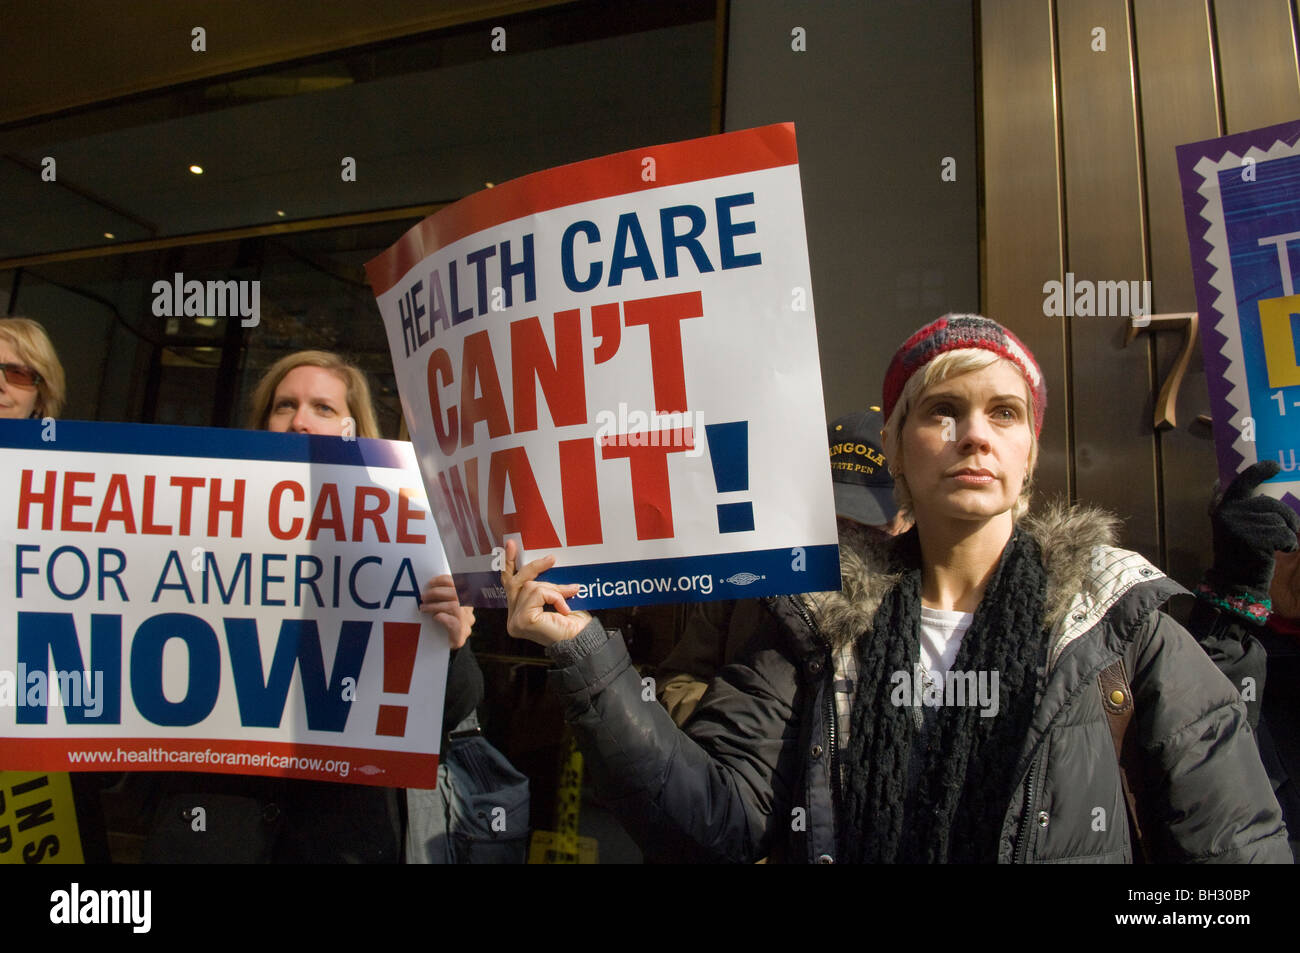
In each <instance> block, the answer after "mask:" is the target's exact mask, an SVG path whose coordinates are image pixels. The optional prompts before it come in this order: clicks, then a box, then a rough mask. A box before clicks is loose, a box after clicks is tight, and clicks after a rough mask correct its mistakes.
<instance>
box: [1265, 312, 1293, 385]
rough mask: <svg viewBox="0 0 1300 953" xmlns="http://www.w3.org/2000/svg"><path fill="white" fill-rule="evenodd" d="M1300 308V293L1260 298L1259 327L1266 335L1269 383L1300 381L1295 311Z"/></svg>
mask: <svg viewBox="0 0 1300 953" xmlns="http://www.w3.org/2000/svg"><path fill="white" fill-rule="evenodd" d="M1296 312H1300V295H1287V296H1286V297H1285V298H1265V299H1263V300H1262V301H1260V302H1259V330H1260V334H1261V335H1262V336H1263V338H1264V361H1265V363H1266V364H1267V365H1268V386H1269V387H1290V386H1292V385H1293V384H1300V361H1297V360H1296V353H1295V339H1294V337H1292V334H1291V315H1292V314H1295V313H1296Z"/></svg>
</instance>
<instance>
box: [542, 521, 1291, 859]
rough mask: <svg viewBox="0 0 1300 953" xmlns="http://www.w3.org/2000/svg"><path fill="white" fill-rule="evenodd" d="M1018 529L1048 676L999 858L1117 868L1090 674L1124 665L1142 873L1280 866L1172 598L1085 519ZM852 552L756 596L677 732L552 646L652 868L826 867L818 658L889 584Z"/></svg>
mask: <svg viewBox="0 0 1300 953" xmlns="http://www.w3.org/2000/svg"><path fill="white" fill-rule="evenodd" d="M1022 527H1023V528H1024V529H1026V530H1028V531H1029V532H1030V533H1031V534H1033V536H1034V537H1035V539H1036V540H1037V541H1038V543H1039V545H1040V547H1041V549H1042V552H1043V560H1044V565H1045V567H1046V569H1047V573H1048V577H1049V588H1048V596H1047V605H1046V621H1047V627H1048V631H1049V638H1050V640H1051V642H1050V650H1049V654H1048V676H1047V681H1046V685H1045V688H1044V692H1043V695H1042V698H1041V701H1040V704H1039V706H1038V709H1037V711H1036V712H1035V715H1034V718H1033V721H1032V724H1031V727H1030V731H1029V734H1028V736H1027V737H1026V738H1025V742H1024V748H1023V752H1022V755H1021V761H1020V768H1019V771H1020V776H1021V781H1020V784H1019V786H1018V789H1017V791H1016V793H1015V794H1014V795H1013V797H1012V799H1011V801H1010V803H1008V805H1007V810H1006V814H1005V817H1004V821H1003V829H1002V837H1001V840H1000V843H999V850H998V859H999V861H1001V862H1004V863H1009V862H1026V863H1124V862H1129V861H1130V860H1131V859H1132V856H1133V852H1132V848H1131V845H1130V842H1129V828H1128V823H1127V818H1126V814H1125V807H1124V800H1123V795H1122V793H1121V786H1120V780H1119V770H1118V765H1117V761H1116V757H1115V749H1114V747H1113V743H1112V741H1111V737H1110V732H1109V726H1108V723H1107V720H1106V715H1105V712H1104V710H1103V707H1102V700H1101V692H1100V689H1099V687H1098V682H1097V676H1098V674H1099V673H1100V672H1101V671H1102V670H1103V669H1104V668H1106V667H1107V666H1109V665H1110V664H1111V663H1112V662H1113V661H1114V660H1115V659H1116V658H1117V657H1120V656H1123V658H1124V660H1125V667H1126V670H1127V671H1128V672H1129V673H1130V682H1131V684H1132V689H1133V695H1134V699H1135V705H1136V715H1135V719H1136V725H1137V737H1138V743H1139V745H1140V748H1141V764H1142V770H1143V772H1144V776H1145V784H1144V797H1143V804H1142V807H1143V814H1144V816H1145V817H1146V819H1147V824H1146V836H1147V838H1148V841H1149V845H1148V846H1149V848H1150V850H1151V852H1152V855H1153V858H1154V859H1156V860H1160V861H1169V862H1216V863H1224V862H1252V861H1253V862H1282V863H1290V862H1291V851H1290V848H1289V846H1288V845H1287V835H1286V829H1285V827H1284V826H1283V824H1282V820H1281V814H1280V810H1279V808H1278V804H1277V801H1276V799H1275V798H1274V796H1273V793H1272V791H1271V789H1270V786H1269V782H1268V778H1267V776H1266V775H1265V773H1264V769H1263V766H1262V765H1261V763H1260V757H1259V752H1258V749H1257V748H1256V744H1255V740H1254V737H1253V735H1252V733H1251V729H1250V726H1249V724H1248V723H1247V720H1246V711H1245V708H1244V706H1243V704H1242V702H1241V699H1240V696H1239V694H1238V692H1237V691H1236V689H1234V687H1233V686H1232V684H1231V683H1229V682H1228V680H1227V679H1226V678H1225V677H1224V676H1223V675H1222V674H1220V673H1219V671H1218V670H1217V669H1216V668H1215V667H1214V665H1213V663H1212V662H1210V660H1209V659H1208V658H1207V657H1206V655H1205V653H1204V652H1203V651H1202V650H1201V649H1200V647H1199V646H1198V645H1197V644H1196V642H1195V641H1194V640H1193V639H1192V638H1191V637H1190V636H1189V635H1188V634H1187V632H1186V631H1185V630H1183V629H1182V628H1181V627H1180V626H1179V625H1178V624H1177V623H1176V622H1174V621H1173V620H1172V619H1170V618H1169V617H1168V616H1166V615H1164V614H1163V613H1162V612H1160V611H1159V607H1160V606H1161V605H1162V604H1163V603H1164V602H1165V600H1167V599H1168V598H1169V597H1170V596H1171V595H1173V594H1174V593H1176V592H1179V591H1182V590H1181V588H1180V587H1179V586H1178V585H1177V584H1176V583H1174V582H1172V581H1171V580H1169V579H1167V578H1166V577H1165V576H1164V575H1163V573H1161V572H1160V571H1159V570H1158V569H1156V568H1155V567H1154V566H1152V565H1151V564H1150V563H1148V562H1147V560H1146V559H1144V558H1143V557H1142V556H1140V555H1138V554H1137V553H1132V552H1127V551H1125V550H1120V549H1116V548H1114V547H1113V546H1111V545H1109V544H1110V542H1111V540H1112V539H1113V523H1112V521H1111V520H1110V518H1109V517H1107V516H1106V515H1105V514H1102V513H1099V512H1097V511H1086V510H1075V511H1051V512H1049V513H1048V515H1047V516H1045V517H1043V518H1040V519H1036V520H1026V521H1025V522H1024V523H1023V524H1022ZM883 558H884V554H883V553H882V552H878V551H873V549H872V548H871V546H870V545H869V544H867V542H866V539H865V537H855V538H852V539H849V538H842V539H841V574H842V577H843V585H844V588H843V590H842V591H841V592H834V593H819V594H814V595H811V596H802V597H783V598H780V599H775V600H769V602H768V606H769V609H770V610H771V618H770V620H769V622H768V623H767V624H765V625H763V626H761V627H760V628H759V630H758V631H757V632H755V634H754V637H753V638H752V639H751V640H750V643H749V645H748V646H747V647H746V650H745V653H744V655H743V657H742V660H741V661H740V662H739V663H738V664H734V665H730V666H728V667H726V668H725V669H723V671H722V672H721V673H720V674H719V676H718V677H717V678H716V679H714V681H713V682H712V683H711V684H710V686H709V689H708V691H707V692H706V694H705V696H704V698H703V699H702V700H701V701H700V704H699V707H698V708H697V709H696V712H695V714H694V715H693V716H692V717H691V720H690V721H689V722H688V723H687V725H686V727H685V730H684V731H682V730H679V729H678V728H677V727H676V726H675V725H674V724H673V722H672V720H671V719H670V718H669V717H668V714H667V712H665V711H664V709H663V708H662V707H661V706H660V705H659V704H658V703H657V702H655V700H654V693H653V691H652V690H650V689H649V687H648V686H647V685H643V683H642V680H641V677H640V676H639V675H638V673H637V671H636V670H635V669H634V668H633V667H632V665H631V662H630V660H629V658H628V654H627V650H626V648H625V647H624V645H623V642H622V639H621V638H619V637H618V636H614V637H612V638H611V637H608V636H607V635H606V633H605V632H604V630H603V629H602V628H600V626H599V623H598V622H596V621H595V620H593V622H592V624H591V625H589V626H588V627H587V629H586V630H584V632H583V633H582V634H581V635H580V636H579V637H578V638H577V639H576V640H573V641H572V642H568V643H561V644H560V646H557V647H555V648H554V649H553V650H552V654H553V656H554V657H555V658H556V660H557V663H558V664H557V667H556V669H555V670H553V672H552V674H551V678H552V682H553V685H554V686H555V688H556V689H557V690H558V692H559V693H560V695H561V697H562V699H563V702H564V705H565V713H566V718H567V719H568V721H569V722H570V723H571V724H572V725H573V727H574V730H575V733H576V734H577V737H578V740H579V744H580V746H581V748H582V750H583V753H584V754H585V756H586V757H587V759H588V766H589V769H590V770H591V771H592V774H593V776H594V777H595V779H596V783H597V786H598V788H599V789H600V791H601V794H602V796H603V797H604V798H605V799H606V801H607V803H608V804H609V805H610V806H611V808H612V809H613V810H614V811H615V812H616V813H617V814H618V816H619V818H620V819H621V820H622V821H623V823H624V824H625V825H626V826H627V828H628V830H629V831H630V832H631V833H632V836H633V837H634V838H635V839H636V840H637V842H638V843H639V844H640V845H641V847H642V849H643V850H644V851H645V852H646V854H647V856H650V857H654V858H657V859H666V860H687V859H691V860H715V861H736V862H749V861H753V860H755V859H757V858H759V857H763V856H769V855H770V856H771V857H772V858H773V859H774V860H789V861H795V862H820V863H831V862H833V861H834V859H835V849H836V839H835V810H834V798H833V794H832V789H833V786H832V781H831V775H832V764H833V763H834V760H835V755H836V748H835V742H836V716H835V711H834V706H833V702H832V698H833V695H832V692H831V682H832V678H833V671H832V669H833V664H832V658H833V652H832V649H833V648H834V647H837V646H839V645H841V644H843V643H844V642H845V641H846V640H852V639H855V638H864V637H871V632H870V628H871V619H872V617H873V616H874V614H875V609H876V607H877V606H878V605H879V602H880V599H881V598H882V597H883V595H884V593H885V592H886V591H887V590H888V588H889V586H891V585H893V584H895V578H894V577H890V576H888V575H885V574H884V573H882V572H881V571H880V567H881V566H883V565H884V562H883Z"/></svg>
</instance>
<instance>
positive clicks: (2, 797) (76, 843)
mask: <svg viewBox="0 0 1300 953" xmlns="http://www.w3.org/2000/svg"><path fill="white" fill-rule="evenodd" d="M81 863H85V855H84V854H82V851H81V834H80V832H79V831H78V829H77V806H76V803H75V802H74V801H73V798H72V779H71V778H70V777H69V776H68V774H67V773H66V772H62V771H58V772H54V771H51V772H46V773H41V772H31V771H0V864H81Z"/></svg>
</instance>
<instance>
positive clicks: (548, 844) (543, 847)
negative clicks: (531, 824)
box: [528, 831, 600, 864]
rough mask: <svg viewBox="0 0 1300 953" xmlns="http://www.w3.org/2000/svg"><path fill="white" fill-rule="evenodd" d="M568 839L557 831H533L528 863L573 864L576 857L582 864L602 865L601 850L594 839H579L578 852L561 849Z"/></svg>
mask: <svg viewBox="0 0 1300 953" xmlns="http://www.w3.org/2000/svg"><path fill="white" fill-rule="evenodd" d="M565 840H566V839H565V838H564V837H562V836H561V835H560V834H559V833H557V832H555V831H533V839H532V841H531V842H530V843H529V845H528V862H529V863H530V864H566V863H568V864H571V863H573V860H574V857H576V858H577V862H578V863H580V864H597V863H600V848H599V845H597V843H596V838H594V837H577V838H574V840H575V841H576V842H577V850H576V851H569V850H568V849H567V848H565V849H561V847H560V844H561V841H565Z"/></svg>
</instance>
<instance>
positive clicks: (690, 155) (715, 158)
mask: <svg viewBox="0 0 1300 953" xmlns="http://www.w3.org/2000/svg"><path fill="white" fill-rule="evenodd" d="M648 158H649V159H654V168H655V177H654V181H652V182H647V181H646V180H645V179H643V178H642V170H643V168H644V165H643V162H644V160H645V159H648ZM798 161H799V152H798V149H797V148H796V146H795V140H794V123H790V122H787V123H778V124H776V125H772V126H760V127H758V128H757V129H745V130H743V131H741V132H727V133H723V134H722V135H720V136H706V137H704V138H702V139H688V140H686V141H685V142H672V143H669V144H667V145H662V146H650V147H649V148H645V149H630V150H628V151H627V152H618V153H615V154H614V155H610V156H602V157H600V158H599V159H587V160H586V161H584V162H574V163H571V164H569V165H562V166H557V167H556V168H554V169H545V170H543V171H541V172H534V173H532V174H531V175H525V176H523V177H522V178H518V179H512V180H511V181H509V182H504V183H502V184H501V185H498V186H497V187H496V188H494V189H484V190H483V191H482V192H475V193H474V194H473V195H467V196H466V197H465V198H463V199H461V200H460V201H459V202H456V203H454V204H452V205H449V206H447V207H446V208H444V209H439V210H438V211H437V212H434V213H433V214H432V215H430V216H429V217H428V218H426V219H425V220H424V221H422V222H421V223H420V224H418V225H416V226H414V227H412V228H411V229H410V231H408V232H407V233H406V234H405V235H403V236H402V237H401V238H399V239H398V240H397V243H396V244H394V245H393V246H392V247H391V248H389V249H388V250H387V251H386V252H384V253H383V254H382V255H380V256H379V257H378V258H375V259H373V260H371V261H369V262H367V263H366V275H367V276H368V277H369V279H370V287H371V289H372V290H373V291H374V293H375V297H379V296H380V295H382V294H383V293H384V292H385V291H387V290H388V289H389V288H392V287H393V286H394V285H395V284H397V283H398V282H399V281H400V280H401V279H402V276H403V275H405V274H406V273H407V272H408V271H410V270H411V269H412V268H414V267H415V266H416V265H417V264H419V263H420V262H421V261H422V260H424V259H425V258H427V257H428V256H429V255H432V254H433V253H434V252H436V251H437V250H438V249H440V248H445V247H446V246H447V245H450V244H451V243H452V242H456V241H459V240H460V239H462V238H464V237H465V236H467V235H473V234H474V233H475V232H481V231H483V230H484V229H486V228H491V227H493V226H494V225H501V224H502V223H504V222H511V221H514V220H515V219H517V218H523V217H524V216H525V215H536V214H538V213H539V212H547V211H550V210H551V209H556V208H563V207H564V206H566V205H577V204H578V203H580V202H591V201H595V200H596V199H605V198H609V197H611V196H614V195H629V194H632V193H636V192H648V191H650V190H651V189H659V188H663V187H665V186H669V185H682V184H684V183H686V182H698V181H700V180H702V179H716V178H719V177H720V176H724V175H739V174H741V173H744V172H757V171H759V170H760V169H775V168H777V167H779V166H783V165H794V164H795V163H797V162H798Z"/></svg>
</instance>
